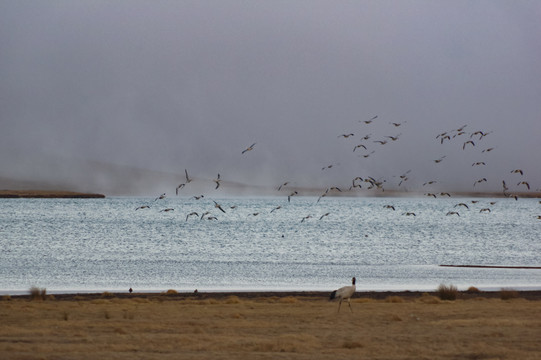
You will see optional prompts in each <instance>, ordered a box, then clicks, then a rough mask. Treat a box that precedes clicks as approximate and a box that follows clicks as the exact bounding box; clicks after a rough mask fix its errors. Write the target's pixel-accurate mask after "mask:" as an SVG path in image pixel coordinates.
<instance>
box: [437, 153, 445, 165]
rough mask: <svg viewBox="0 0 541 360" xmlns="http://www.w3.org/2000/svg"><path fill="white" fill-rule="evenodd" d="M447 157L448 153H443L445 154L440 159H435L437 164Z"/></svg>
mask: <svg viewBox="0 0 541 360" xmlns="http://www.w3.org/2000/svg"><path fill="white" fill-rule="evenodd" d="M446 157H447V156H446V155H443V156H442V157H440V158H439V159H436V160H434V162H435V163H436V164H439V163H441V162H442V161H443V159H445V158H446Z"/></svg>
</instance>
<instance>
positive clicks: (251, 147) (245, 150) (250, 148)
mask: <svg viewBox="0 0 541 360" xmlns="http://www.w3.org/2000/svg"><path fill="white" fill-rule="evenodd" d="M255 144H256V143H253V144H252V145H250V146H248V147H247V148H246V149H244V150H242V153H243V154H244V153H245V152H247V151H251V150H253V149H254V146H255Z"/></svg>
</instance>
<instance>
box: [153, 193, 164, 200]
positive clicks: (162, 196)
mask: <svg viewBox="0 0 541 360" xmlns="http://www.w3.org/2000/svg"><path fill="white" fill-rule="evenodd" d="M163 199H165V193H163V194H161V195H160V196H158V197H157V198H156V199H154V201H156V200H163Z"/></svg>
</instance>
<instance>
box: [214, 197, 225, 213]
mask: <svg viewBox="0 0 541 360" xmlns="http://www.w3.org/2000/svg"><path fill="white" fill-rule="evenodd" d="M212 201H214V200H212ZM214 207H215V208H217V209H220V211H221V212H223V213H224V214H225V210H224V209H223V208H222V206H221V205H220V204H218V203H217V202H216V201H214Z"/></svg>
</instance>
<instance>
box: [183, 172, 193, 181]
mask: <svg viewBox="0 0 541 360" xmlns="http://www.w3.org/2000/svg"><path fill="white" fill-rule="evenodd" d="M184 174H186V184H189V183H191V182H192V179H190V177H189V176H188V170H186V169H184Z"/></svg>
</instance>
